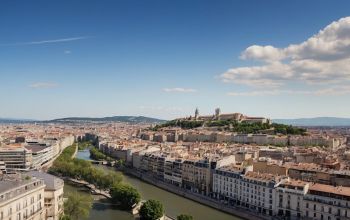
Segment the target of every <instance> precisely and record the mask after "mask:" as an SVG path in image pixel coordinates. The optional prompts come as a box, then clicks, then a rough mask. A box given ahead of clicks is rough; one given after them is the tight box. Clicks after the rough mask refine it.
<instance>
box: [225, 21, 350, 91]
mask: <svg viewBox="0 0 350 220" xmlns="http://www.w3.org/2000/svg"><path fill="white" fill-rule="evenodd" d="M240 58H241V59H244V60H249V59H250V60H258V61H263V62H264V64H262V65H257V66H247V67H235V68H232V69H229V70H227V71H226V72H225V73H223V74H221V75H220V78H221V79H222V81H223V82H232V83H235V84H244V85H249V86H260V87H261V86H275V87H276V86H283V85H285V84H287V83H290V82H294V83H300V84H305V83H307V84H329V83H340V82H341V83H343V84H344V83H349V81H350V17H346V18H342V19H340V20H338V21H335V22H333V23H331V24H330V25H328V26H327V27H325V28H324V29H323V30H320V31H319V32H318V33H317V34H315V35H314V36H312V37H310V38H309V39H307V40H306V41H304V42H302V43H300V44H292V45H289V46H287V47H285V48H276V47H273V46H270V45H269V46H259V45H253V46H250V47H248V48H247V49H246V50H244V51H243V52H242V54H241V56H240Z"/></svg>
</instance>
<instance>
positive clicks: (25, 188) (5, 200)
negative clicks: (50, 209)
mask: <svg viewBox="0 0 350 220" xmlns="http://www.w3.org/2000/svg"><path fill="white" fill-rule="evenodd" d="M11 178H15V179H11ZM11 178H9V179H6V177H4V176H2V180H1V181H0V219H8V220H21V219H30V220H42V219H45V208H44V188H45V183H44V181H43V180H41V179H38V178H30V177H28V176H27V177H23V178H22V177H21V176H17V177H11Z"/></svg>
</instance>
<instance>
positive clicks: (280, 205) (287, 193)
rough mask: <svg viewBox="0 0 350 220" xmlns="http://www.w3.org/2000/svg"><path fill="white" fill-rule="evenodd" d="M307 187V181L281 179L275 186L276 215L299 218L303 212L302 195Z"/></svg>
mask: <svg viewBox="0 0 350 220" xmlns="http://www.w3.org/2000/svg"><path fill="white" fill-rule="evenodd" d="M308 188H309V184H308V183H307V182H303V181H300V180H298V181H297V180H291V179H288V180H287V181H283V182H282V183H281V184H279V185H278V187H277V188H276V197H275V200H276V210H275V212H277V216H279V217H285V218H287V219H293V220H294V219H295V220H296V219H301V218H302V217H303V216H305V214H304V211H305V209H304V206H305V205H304V203H305V202H304V196H305V195H306V193H307V191H308Z"/></svg>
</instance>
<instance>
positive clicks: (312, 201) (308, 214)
mask: <svg viewBox="0 0 350 220" xmlns="http://www.w3.org/2000/svg"><path fill="white" fill-rule="evenodd" d="M304 203H305V211H304V217H305V219H320V220H343V219H344V220H345V219H350V188H349V187H334V186H330V185H324V184H317V183H316V184H310V186H309V191H308V193H307V194H306V195H305V197H304Z"/></svg>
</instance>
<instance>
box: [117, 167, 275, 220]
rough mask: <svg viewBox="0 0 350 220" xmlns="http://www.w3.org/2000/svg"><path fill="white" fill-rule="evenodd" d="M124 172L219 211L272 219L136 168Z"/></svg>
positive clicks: (260, 219) (245, 216)
mask: <svg viewBox="0 0 350 220" xmlns="http://www.w3.org/2000/svg"><path fill="white" fill-rule="evenodd" d="M123 172H124V173H125V174H127V175H131V176H134V177H136V178H138V179H140V180H142V181H145V182H147V183H149V184H152V185H154V186H156V187H159V188H161V189H163V190H166V191H168V192H171V193H174V194H176V195H179V196H183V197H185V198H187V199H190V200H192V201H195V202H198V203H200V204H203V205H206V206H209V207H211V208H214V209H217V210H219V211H222V212H225V213H228V214H231V215H233V216H237V217H240V218H243V219H247V220H270V219H271V216H263V215H259V214H258V213H252V212H251V211H250V210H245V209H243V208H239V207H237V208H233V207H229V206H226V205H225V204H222V203H218V201H217V200H214V199H211V198H210V197H207V196H203V195H200V194H196V193H193V192H190V191H188V190H185V189H182V188H179V187H176V186H173V185H171V184H167V183H165V182H163V181H157V180H155V179H154V178H152V177H150V176H148V175H146V174H144V173H140V172H137V171H135V170H134V169H130V168H125V169H124V171H123Z"/></svg>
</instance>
